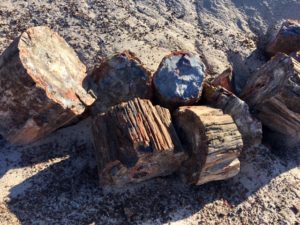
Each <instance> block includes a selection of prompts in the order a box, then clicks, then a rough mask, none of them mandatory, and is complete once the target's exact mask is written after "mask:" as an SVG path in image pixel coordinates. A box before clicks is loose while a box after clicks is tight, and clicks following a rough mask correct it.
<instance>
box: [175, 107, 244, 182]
mask: <svg viewBox="0 0 300 225" xmlns="http://www.w3.org/2000/svg"><path fill="white" fill-rule="evenodd" d="M175 119H176V126H177V127H178V130H179V133H180V134H181V137H182V140H183V143H184V146H185V148H186V150H187V151H188V154H189V159H188V160H187V161H185V162H184V164H183V166H182V170H181V172H182V173H181V174H182V177H183V180H184V181H186V182H187V183H192V184H198V185H200V184H203V183H207V182H210V181H215V180H224V179H228V178H230V177H232V176H234V175H236V174H237V173H238V172H239V161H238V158H237V157H238V156H239V154H240V152H241V150H242V148H243V141H242V137H241V134H240V132H239V131H238V128H237V126H236V125H235V123H234V121H233V119H232V118H231V116H229V115H225V114H223V112H222V111H221V110H220V109H215V108H210V107H207V106H191V107H180V108H179V109H178V111H177V112H176V113H175Z"/></svg>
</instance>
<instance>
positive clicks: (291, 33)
mask: <svg viewBox="0 0 300 225" xmlns="http://www.w3.org/2000/svg"><path fill="white" fill-rule="evenodd" d="M266 50H267V53H268V54H269V55H270V56H274V55H275V54H276V53H279V52H281V53H285V54H290V53H292V52H295V51H298V50H300V20H286V21H285V22H284V23H283V24H282V26H281V28H280V30H279V32H278V34H277V36H276V37H275V39H274V40H272V41H271V42H270V43H269V44H268V45H267V49H266Z"/></svg>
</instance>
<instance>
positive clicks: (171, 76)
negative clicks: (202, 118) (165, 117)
mask: <svg viewBox="0 0 300 225" xmlns="http://www.w3.org/2000/svg"><path fill="white" fill-rule="evenodd" d="M204 78H205V65H204V64H203V62H202V61H201V59H200V57H199V56H198V55H196V54H193V53H190V52H173V53H172V54H171V55H168V56H166V57H164V58H163V60H162V62H161V63H160V65H159V67H158V69H157V71H156V72H155V74H154V76H153V84H154V88H155V91H156V93H155V94H156V96H157V98H158V100H159V103H160V104H161V105H163V106H167V107H174V106H178V105H190V104H193V103H196V102H197V101H199V99H200V97H201V93H202V85H203V80H204Z"/></svg>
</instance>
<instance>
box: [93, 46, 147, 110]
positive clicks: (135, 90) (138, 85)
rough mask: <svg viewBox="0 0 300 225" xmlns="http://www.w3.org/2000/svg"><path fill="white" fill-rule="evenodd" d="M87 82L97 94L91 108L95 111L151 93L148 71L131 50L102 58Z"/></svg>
mask: <svg viewBox="0 0 300 225" xmlns="http://www.w3.org/2000/svg"><path fill="white" fill-rule="evenodd" d="M90 83H91V89H92V90H93V92H94V94H95V95H96V96H97V100H96V102H95V104H94V105H93V110H92V111H93V113H94V114H97V113H101V112H105V111H106V110H107V109H108V108H110V107H111V106H114V105H117V104H120V103H122V102H127V101H129V100H133V99H134V98H137V97H139V98H142V99H150V98H151V97H152V77H151V72H150V71H149V70H148V69H147V68H145V66H144V65H143V64H142V62H141V61H140V60H139V59H138V58H137V57H136V56H135V54H134V53H132V52H130V51H124V52H123V53H120V54H117V55H114V56H112V57H111V58H108V59H105V60H104V61H103V62H102V63H101V65H100V66H99V68H96V69H95V70H94V71H93V73H92V75H91V82H90Z"/></svg>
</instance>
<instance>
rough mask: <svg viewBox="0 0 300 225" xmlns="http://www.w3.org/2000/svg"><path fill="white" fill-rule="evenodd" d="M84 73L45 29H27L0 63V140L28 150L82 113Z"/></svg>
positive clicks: (87, 102)
mask: <svg viewBox="0 0 300 225" xmlns="http://www.w3.org/2000/svg"><path fill="white" fill-rule="evenodd" d="M85 76H86V67H85V66H84V65H83V64H82V63H81V62H80V60H79V58H78V57H77V55H76V53H75V51H74V50H73V49H72V48H71V47H70V46H69V45H68V44H67V43H66V42H65V40H64V39H63V38H62V37H60V36H59V35H58V34H57V33H55V32H53V31H52V30H50V29H49V28H48V27H34V28H29V29H28V30H26V31H25V32H24V33H22V34H21V36H20V37H18V38H17V39H16V40H15V41H14V42H13V43H12V44H11V45H10V46H9V47H8V49H6V51H5V52H4V53H3V54H2V55H1V57H0V105H1V108H0V134H1V135H2V136H3V137H5V138H6V139H7V140H9V141H10V142H11V143H14V144H27V143H30V142H33V141H35V140H38V139H39V138H41V137H43V136H45V135H47V134H49V133H51V132H52V131H54V130H56V129H57V128H59V127H61V126H63V125H65V124H67V123H68V122H69V121H71V120H72V119H74V118H75V117H76V116H77V115H80V114H82V113H83V111H84V110H85V108H86V105H91V104H92V103H93V101H94V99H93V98H92V97H91V96H90V95H88V94H87V93H86V91H85V90H84V89H83V88H82V81H83V79H84V78H85Z"/></svg>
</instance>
